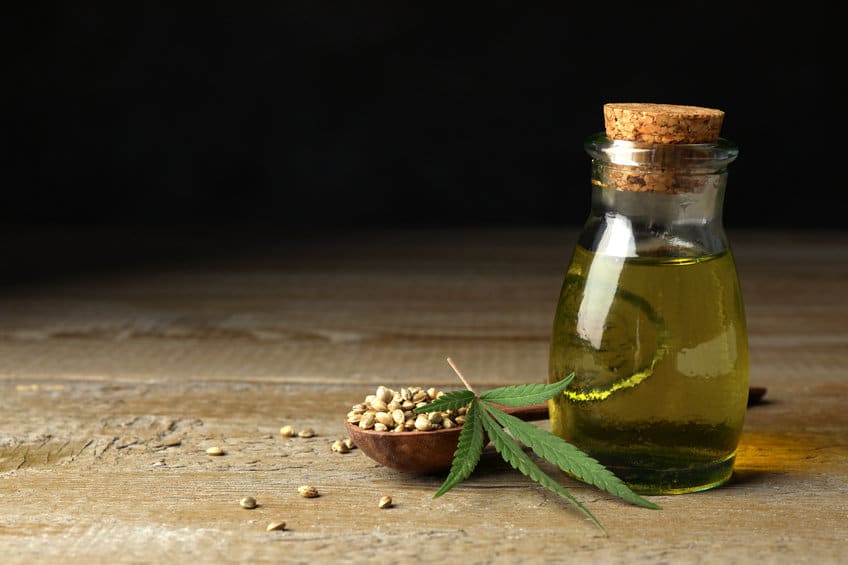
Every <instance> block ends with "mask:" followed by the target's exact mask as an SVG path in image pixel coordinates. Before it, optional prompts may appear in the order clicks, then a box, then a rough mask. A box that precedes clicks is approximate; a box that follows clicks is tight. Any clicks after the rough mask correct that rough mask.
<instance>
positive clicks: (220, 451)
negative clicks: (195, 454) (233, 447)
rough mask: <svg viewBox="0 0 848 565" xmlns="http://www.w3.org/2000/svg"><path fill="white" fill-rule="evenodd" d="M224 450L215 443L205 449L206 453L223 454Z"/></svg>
mask: <svg viewBox="0 0 848 565" xmlns="http://www.w3.org/2000/svg"><path fill="white" fill-rule="evenodd" d="M223 454H224V450H223V449H222V448H220V447H218V446H217V445H213V446H212V447H209V448H207V449H206V455H223Z"/></svg>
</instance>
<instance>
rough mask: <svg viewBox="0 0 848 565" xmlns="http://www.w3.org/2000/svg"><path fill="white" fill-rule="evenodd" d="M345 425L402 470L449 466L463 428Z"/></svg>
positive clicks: (520, 410)
mask: <svg viewBox="0 0 848 565" xmlns="http://www.w3.org/2000/svg"><path fill="white" fill-rule="evenodd" d="M765 393H766V389H765V388H764V387H750V389H749V392H748V406H752V405H754V404H759V403H760V402H762V398H763V396H764V395H765ZM499 408H500V409H501V410H503V411H504V412H506V413H508V414H512V415H513V416H515V417H516V418H521V419H522V420H524V421H526V422H531V421H535V420H547V419H548V405H547V403H543V404H533V405H531V406H519V407H509V406H499ZM345 428H346V429H347V433H348V435H349V436H350V438H351V439H352V440H353V443H355V444H356V445H357V447H359V449H361V450H362V452H363V453H364V454H365V455H367V456H368V457H370V458H371V459H373V460H374V461H376V462H377V463H380V464H381V465H384V466H386V467H389V468H391V469H395V470H397V471H401V472H404V473H422V474H432V473H440V472H442V471H446V470H448V469H450V466H451V463H452V462H453V454H454V452H455V451H456V446H457V444H458V443H459V432H460V431H461V430H462V428H461V427H460V428H450V429H447V430H445V429H442V430H434V431H430V432H419V431H414V432H378V431H374V430H363V429H362V428H360V427H359V426H357V425H356V424H351V423H350V422H347V421H345ZM486 441H487V440H486Z"/></svg>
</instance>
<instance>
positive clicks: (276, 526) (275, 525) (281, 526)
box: [265, 520, 286, 532]
mask: <svg viewBox="0 0 848 565" xmlns="http://www.w3.org/2000/svg"><path fill="white" fill-rule="evenodd" d="M285 529H286V523H285V522H283V521H282V520H279V521H277V522H271V523H270V524H268V525H267V526H265V531H266V532H273V531H275V530H285Z"/></svg>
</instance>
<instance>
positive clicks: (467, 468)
mask: <svg viewBox="0 0 848 565" xmlns="http://www.w3.org/2000/svg"><path fill="white" fill-rule="evenodd" d="M466 392H470V391H466ZM471 397H472V402H471V404H470V405H469V406H468V411H467V412H466V413H465V424H463V426H462V431H461V432H460V433H459V442H458V443H457V446H456V451H455V452H454V454H453V461H452V462H451V469H450V472H449V473H448V477H447V478H446V479H445V482H444V483H442V486H441V487H439V490H437V491H436V494H434V495H433V498H438V497H440V496H442V495H443V494H445V493H446V492H448V491H449V490H450V489H452V488H453V487H455V486H456V485H457V484H459V483H461V482H462V481H464V480H465V479H467V478H468V477H469V476H470V475H471V473H472V472H473V471H474V468H475V467H477V463H478V462H479V461H480V454H481V453H482V452H483V435H484V434H483V423H482V422H481V421H480V412H481V411H482V410H481V409H480V405H479V403H478V402H477V399H476V398H474V393H473V392H472V393H471ZM463 406H464V404H463Z"/></svg>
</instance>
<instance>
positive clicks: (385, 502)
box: [377, 496, 393, 509]
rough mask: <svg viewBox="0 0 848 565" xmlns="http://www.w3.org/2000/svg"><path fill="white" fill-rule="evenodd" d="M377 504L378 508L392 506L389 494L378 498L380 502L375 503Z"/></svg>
mask: <svg viewBox="0 0 848 565" xmlns="http://www.w3.org/2000/svg"><path fill="white" fill-rule="evenodd" d="M377 506H378V507H379V508H380V509H383V508H391V507H392V506H393V504H392V497H391V496H384V497H382V498H380V502H379V503H378V504H377Z"/></svg>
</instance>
